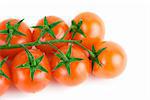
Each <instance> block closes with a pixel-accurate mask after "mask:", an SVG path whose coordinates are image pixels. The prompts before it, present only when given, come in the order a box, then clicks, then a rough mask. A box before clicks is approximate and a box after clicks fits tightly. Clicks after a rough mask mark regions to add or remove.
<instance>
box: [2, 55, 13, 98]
mask: <svg viewBox="0 0 150 100" xmlns="http://www.w3.org/2000/svg"><path fill="white" fill-rule="evenodd" d="M0 61H2V57H0ZM0 70H2V71H3V72H4V73H5V74H6V75H7V76H8V77H9V78H10V72H9V69H8V66H7V64H6V63H4V65H3V66H2V68H0ZM10 84H11V81H10V80H9V79H7V78H5V77H3V76H0V96H1V95H3V94H4V93H5V92H6V91H7V90H8V88H9V87H10Z"/></svg>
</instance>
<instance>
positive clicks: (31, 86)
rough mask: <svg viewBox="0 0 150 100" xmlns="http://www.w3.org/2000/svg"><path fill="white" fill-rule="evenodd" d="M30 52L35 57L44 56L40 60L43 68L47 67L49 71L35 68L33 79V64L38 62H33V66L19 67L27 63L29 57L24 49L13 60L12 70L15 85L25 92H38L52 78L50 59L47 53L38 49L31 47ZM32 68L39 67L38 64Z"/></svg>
mask: <svg viewBox="0 0 150 100" xmlns="http://www.w3.org/2000/svg"><path fill="white" fill-rule="evenodd" d="M29 51H30V53H31V54H32V55H33V57H34V58H35V59H37V58H39V57H41V56H42V55H43V56H44V57H43V59H42V60H41V62H40V66H42V67H43V68H42V69H46V70H47V73H46V72H44V71H41V70H39V69H36V70H34V78H33V79H32V75H31V72H33V70H32V71H31V69H30V68H31V66H32V65H34V64H36V63H34V64H32V65H31V66H26V65H24V68H18V67H17V66H20V65H22V64H27V62H29V61H28V57H27V54H26V52H25V51H22V52H20V53H18V54H17V55H16V56H15V58H14V60H13V61H12V66H11V72H12V78H13V83H14V85H15V86H16V87H17V88H18V89H19V90H22V91H25V92H37V91H40V90H42V89H44V88H45V87H46V86H47V85H48V84H49V81H50V79H51V71H50V66H49V62H48V59H47V57H46V55H45V54H43V53H42V52H41V51H40V50H38V49H31V50H29ZM28 67H29V68H28ZM32 68H34V69H35V68H37V66H34V67H32Z"/></svg>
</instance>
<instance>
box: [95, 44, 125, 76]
mask: <svg viewBox="0 0 150 100" xmlns="http://www.w3.org/2000/svg"><path fill="white" fill-rule="evenodd" d="M104 47H106V49H105V50H104V51H103V52H102V53H101V54H100V55H99V56H98V60H99V61H100V62H101V63H102V66H101V67H100V66H99V65H98V64H97V63H94V66H93V75H95V76H97V77H100V78H113V77H115V76H118V75H119V74H120V73H121V72H123V70H124V69H125V65H126V54H125V52H124V50H123V49H122V48H121V47H120V46H119V45H118V44H116V43H114V42H102V43H99V44H97V45H96V46H95V49H96V50H99V49H101V48H104Z"/></svg>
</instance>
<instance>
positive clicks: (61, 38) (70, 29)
mask: <svg viewBox="0 0 150 100" xmlns="http://www.w3.org/2000/svg"><path fill="white" fill-rule="evenodd" d="M70 30H71V28H69V29H68V30H67V31H66V32H65V34H64V36H63V37H62V38H61V40H63V39H64V38H65V37H66V35H67V34H68V33H69V32H70Z"/></svg>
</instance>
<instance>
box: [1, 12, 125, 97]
mask: <svg viewBox="0 0 150 100" xmlns="http://www.w3.org/2000/svg"><path fill="white" fill-rule="evenodd" d="M32 28H33V31H31V29H30V28H29V27H28V25H27V24H25V23H24V22H23V20H18V19H7V20H4V21H2V22H1V23H0V95H2V94H3V93H4V92H5V91H6V90H7V89H8V88H9V86H10V84H11V82H12V84H13V85H15V86H16V87H17V88H18V89H19V90H21V91H25V92H32V93H33V92H37V91H40V90H42V89H44V88H45V87H46V86H47V85H48V84H49V81H50V80H52V78H53V79H55V80H56V81H57V82H59V83H61V84H64V85H68V86H74V85H78V84H80V83H82V82H83V81H85V80H86V79H87V78H88V77H89V75H90V74H91V75H94V76H96V77H99V78H113V77H115V76H118V75H119V74H120V73H121V72H122V71H123V70H124V68H125V65H126V54H125V52H124V50H123V49H122V48H121V47H120V46H119V45H118V44H116V43H114V42H111V41H104V34H105V27H104V23H103V21H102V19H101V18H100V17H99V16H97V15H96V14H94V13H91V12H84V13H81V14H79V15H78V16H76V17H75V18H74V19H73V20H72V23H71V26H70V27H69V26H68V25H67V24H66V23H65V22H64V21H63V20H62V19H61V18H58V17H56V16H47V17H44V18H42V19H40V20H39V22H38V23H37V25H36V26H33V27H32Z"/></svg>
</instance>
